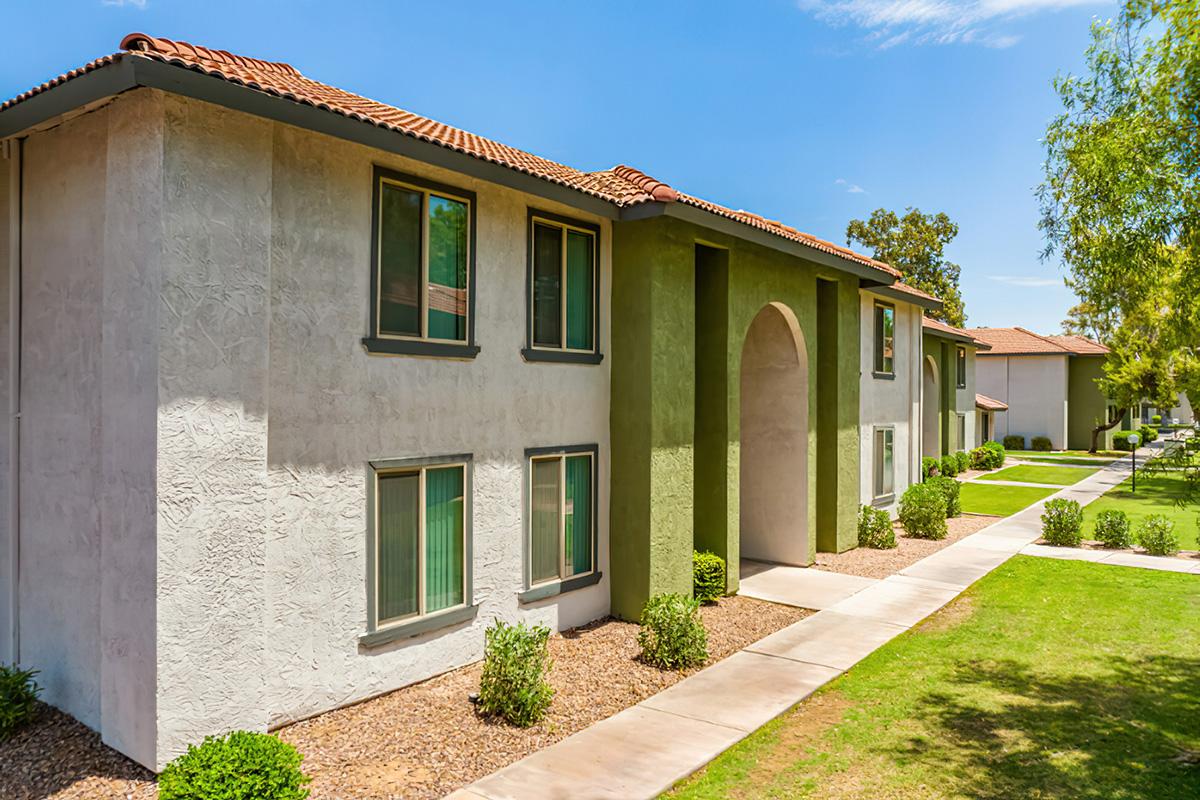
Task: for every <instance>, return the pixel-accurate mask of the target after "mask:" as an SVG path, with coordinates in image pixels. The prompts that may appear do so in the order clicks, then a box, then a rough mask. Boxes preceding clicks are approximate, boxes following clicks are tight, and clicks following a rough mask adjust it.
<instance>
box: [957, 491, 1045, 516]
mask: <svg viewBox="0 0 1200 800" xmlns="http://www.w3.org/2000/svg"><path fill="white" fill-rule="evenodd" d="M1056 491H1057V490H1056V489H1045V488H1042V487H1041V486H988V485H987V484H984V483H964V484H963V485H962V492H961V495H960V496H961V498H962V510H963V511H965V512H966V513H968V514H994V515H995V516H997V517H1007V516H1008V515H1009V514H1015V513H1017V512H1018V511H1020V510H1021V509H1022V508H1025V507H1026V506H1030V505H1033V504H1034V503H1036V502H1037V501H1038V500H1041V499H1042V498H1044V497H1049V496H1050V495H1052V494H1054V493H1055V492H1056Z"/></svg>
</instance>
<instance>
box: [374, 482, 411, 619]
mask: <svg viewBox="0 0 1200 800" xmlns="http://www.w3.org/2000/svg"><path fill="white" fill-rule="evenodd" d="M420 485H421V476H420V473H417V472H411V473H404V474H401V475H380V476H379V483H378V494H379V497H378V503H379V533H378V538H379V555H378V559H379V567H378V573H379V580H378V586H377V589H376V593H377V595H378V597H377V603H378V618H379V621H380V622H383V621H385V620H389V619H397V618H399V617H407V616H410V615H412V614H416V613H418V612H419V611H420V606H419V603H418V595H417V592H418V591H419V583H418V580H417V578H418V572H417V570H418V564H419V559H420V556H419V549H418V548H419V547H420V542H419V539H418V535H417V519H418V515H419V513H420V510H419V509H420Z"/></svg>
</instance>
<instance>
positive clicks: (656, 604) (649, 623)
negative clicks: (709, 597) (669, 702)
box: [637, 594, 708, 669]
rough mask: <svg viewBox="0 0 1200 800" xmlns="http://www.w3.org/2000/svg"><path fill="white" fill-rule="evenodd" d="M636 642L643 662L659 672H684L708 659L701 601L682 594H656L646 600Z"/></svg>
mask: <svg viewBox="0 0 1200 800" xmlns="http://www.w3.org/2000/svg"><path fill="white" fill-rule="evenodd" d="M637 639H638V646H639V647H641V648H642V653H641V659H642V661H644V662H646V663H647V664H650V665H651V666H655V667H659V668H660V669H684V668H686V667H691V666H695V665H697V664H703V663H704V662H705V661H706V660H707V659H708V631H706V630H705V629H704V623H703V622H701V620H700V601H699V600H692V599H690V598H687V597H684V596H683V595H680V594H656V595H654V596H653V597H651V598H650V599H649V600H647V601H646V606H645V607H644V608H643V609H642V626H641V628H640V629H639V630H638V637H637Z"/></svg>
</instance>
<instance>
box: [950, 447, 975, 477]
mask: <svg viewBox="0 0 1200 800" xmlns="http://www.w3.org/2000/svg"><path fill="white" fill-rule="evenodd" d="M954 458H955V459H957V460H958V471H959V474H962V473H964V472H966V471H967V470H969V469H970V468H971V454H970V453H968V452H967V451H965V450H959V451H958V452H957V453H955V454H954Z"/></svg>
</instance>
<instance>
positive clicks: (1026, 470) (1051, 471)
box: [979, 464, 1100, 486]
mask: <svg viewBox="0 0 1200 800" xmlns="http://www.w3.org/2000/svg"><path fill="white" fill-rule="evenodd" d="M1099 471H1100V468H1099V467H1092V468H1091V469H1085V468H1083V467H1040V466H1036V465H1034V464H1022V465H1020V466H1018V467H1009V468H1008V469H1002V470H1000V471H999V472H993V473H990V474H988V475H980V476H979V480H981V481H1017V482H1019V483H1052V484H1054V485H1055V486H1070V485H1071V484H1073V483H1079V482H1080V481H1081V480H1083V479H1084V478H1086V477H1088V476H1089V475H1095V474H1096V473H1097V472H1099Z"/></svg>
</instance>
